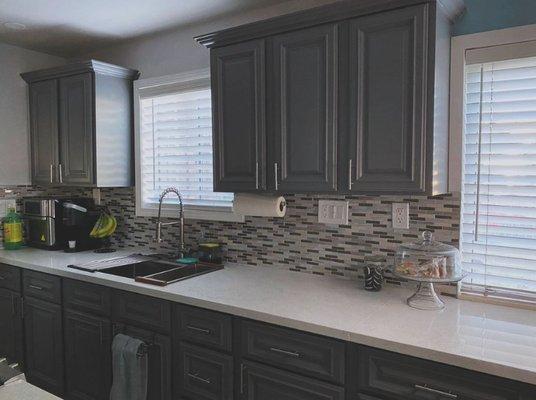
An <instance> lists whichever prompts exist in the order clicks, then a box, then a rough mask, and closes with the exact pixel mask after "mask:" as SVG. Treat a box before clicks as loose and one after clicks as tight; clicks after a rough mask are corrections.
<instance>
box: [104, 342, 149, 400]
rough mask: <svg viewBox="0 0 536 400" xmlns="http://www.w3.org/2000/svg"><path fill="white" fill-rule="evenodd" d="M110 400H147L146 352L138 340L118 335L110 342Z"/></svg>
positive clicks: (142, 343)
mask: <svg viewBox="0 0 536 400" xmlns="http://www.w3.org/2000/svg"><path fill="white" fill-rule="evenodd" d="M112 363H113V385H112V390H111V391H110V400H147V351H146V345H145V343H144V342H142V341H141V340H139V339H134V338H131V337H130V336H127V335H123V334H122V333H119V334H117V335H115V337H114V340H113V342H112Z"/></svg>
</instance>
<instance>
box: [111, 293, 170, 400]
mask: <svg viewBox="0 0 536 400" xmlns="http://www.w3.org/2000/svg"><path fill="white" fill-rule="evenodd" d="M147 300H154V299H152V298H150V297H147ZM117 333H124V334H125V335H128V336H131V337H134V338H137V339H140V340H143V341H144V342H145V343H146V344H147V345H148V357H149V365H148V370H149V375H148V382H147V399H148V400H149V399H150V400H171V399H172V387H171V386H172V381H171V357H172V351H171V340H170V338H169V337H168V336H164V335H161V334H159V333H156V332H152V331H148V330H145V329H141V328H137V327H134V326H130V325H124V324H114V325H113V335H116V334H117Z"/></svg>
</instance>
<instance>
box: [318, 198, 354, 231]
mask: <svg viewBox="0 0 536 400" xmlns="http://www.w3.org/2000/svg"><path fill="white" fill-rule="evenodd" d="M318 222H319V223H321V224H333V225H348V202H347V201H336V200H319V201H318Z"/></svg>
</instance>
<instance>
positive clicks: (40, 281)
mask: <svg viewBox="0 0 536 400" xmlns="http://www.w3.org/2000/svg"><path fill="white" fill-rule="evenodd" d="M22 284H23V287H24V296H25V297H34V298H36V299H41V300H46V301H50V302H51V303H56V304H60V303H61V279H60V277H58V276H54V275H48V274H43V273H41V272H34V271H23V274H22Z"/></svg>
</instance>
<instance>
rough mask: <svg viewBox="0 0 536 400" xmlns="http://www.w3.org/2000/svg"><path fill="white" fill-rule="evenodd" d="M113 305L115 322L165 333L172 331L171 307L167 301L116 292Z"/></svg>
mask: <svg viewBox="0 0 536 400" xmlns="http://www.w3.org/2000/svg"><path fill="white" fill-rule="evenodd" d="M112 304H113V305H112V315H113V319H114V321H119V322H124V323H126V324H130V325H134V326H140V327H144V328H147V329H155V330H157V331H159V332H165V333H167V332H169V331H170V330H171V306H170V304H169V303H168V302H167V301H165V300H160V299H155V298H152V297H148V296H142V295H139V294H134V293H129V292H114V293H113V303H112Z"/></svg>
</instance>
